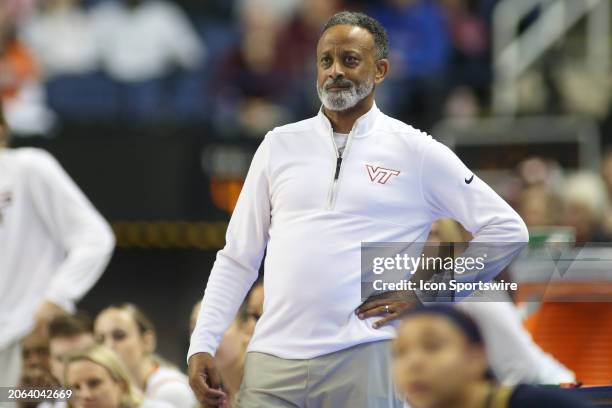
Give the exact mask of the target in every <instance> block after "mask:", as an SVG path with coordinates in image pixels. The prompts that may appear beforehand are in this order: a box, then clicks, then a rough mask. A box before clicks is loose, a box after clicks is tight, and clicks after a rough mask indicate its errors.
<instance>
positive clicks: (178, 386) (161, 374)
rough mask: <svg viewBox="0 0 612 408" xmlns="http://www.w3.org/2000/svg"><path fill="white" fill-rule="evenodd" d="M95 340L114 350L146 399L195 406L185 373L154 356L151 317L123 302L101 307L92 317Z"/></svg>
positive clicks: (154, 344) (154, 334)
mask: <svg viewBox="0 0 612 408" xmlns="http://www.w3.org/2000/svg"><path fill="white" fill-rule="evenodd" d="M94 335H95V338H96V341H97V342H98V343H100V344H104V345H105V346H107V347H108V348H110V349H112V350H114V351H115V352H116V353H117V354H118V355H119V357H121V359H122V360H123V362H124V363H125V365H126V367H127V369H128V371H129V373H130V375H131V376H132V377H133V378H134V380H135V381H136V384H137V386H138V387H139V388H140V389H141V390H144V393H145V396H146V397H147V398H148V399H151V400H156V401H163V402H166V403H167V404H170V405H172V406H173V407H176V408H189V407H193V406H195V405H197V400H196V398H195V395H194V394H193V391H191V388H190V387H189V383H188V381H187V376H186V375H184V374H183V373H181V372H180V371H179V370H178V369H176V368H174V367H172V366H170V365H169V364H166V363H164V362H163V360H162V359H161V358H159V357H158V356H156V355H155V354H154V353H155V346H156V342H157V335H156V332H155V327H154V326H153V323H152V322H151V320H150V319H149V318H148V317H147V316H146V315H145V314H144V313H143V312H142V311H141V310H140V309H138V308H137V307H136V306H134V305H132V304H129V303H126V304H122V305H118V306H111V307H108V308H106V309H104V310H103V311H102V312H100V314H99V315H98V317H97V318H96V320H95V323H94Z"/></svg>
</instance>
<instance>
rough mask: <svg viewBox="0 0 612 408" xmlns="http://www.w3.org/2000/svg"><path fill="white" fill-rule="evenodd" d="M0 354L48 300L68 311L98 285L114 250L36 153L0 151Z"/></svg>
mask: <svg viewBox="0 0 612 408" xmlns="http://www.w3.org/2000/svg"><path fill="white" fill-rule="evenodd" d="M0 217H1V218H0V349H2V348H3V347H5V346H6V345H8V344H10V343H12V342H14V341H17V340H19V339H20V338H21V337H22V336H24V335H25V334H27V333H28V331H29V330H30V329H31V328H32V326H33V324H34V314H35V311H36V308H37V307H38V305H39V304H40V303H41V302H42V301H43V300H49V301H51V302H54V303H55V304H57V305H59V306H60V307H62V308H64V309H65V310H67V311H73V310H74V304H75V302H76V301H77V300H79V299H80V298H81V297H82V296H83V295H84V294H85V293H86V292H87V291H88V290H89V289H90V288H91V287H92V286H93V284H94V283H95V282H96V281H97V280H98V278H99V277H100V275H101V274H102V272H103V270H104V268H105V267H106V265H107V263H108V261H109V259H110V257H111V254H112V251H113V248H114V243H115V241H114V236H113V233H112V231H111V229H110V227H109V225H108V224H107V223H106V221H105V220H104V219H103V218H102V216H101V215H100V214H99V213H98V212H97V211H96V209H95V208H94V207H93V206H92V205H91V203H90V202H89V201H88V200H87V198H86V197H85V195H83V193H82V192H81V191H80V190H79V188H78V187H77V186H76V184H75V183H74V182H73V181H72V180H71V179H70V177H69V176H68V175H67V174H66V172H65V171H64V170H63V169H62V168H61V166H60V165H59V164H58V163H57V161H56V160H55V159H54V158H53V157H52V156H51V155H50V154H48V153H47V152H45V151H43V150H40V149H32V148H22V149H0Z"/></svg>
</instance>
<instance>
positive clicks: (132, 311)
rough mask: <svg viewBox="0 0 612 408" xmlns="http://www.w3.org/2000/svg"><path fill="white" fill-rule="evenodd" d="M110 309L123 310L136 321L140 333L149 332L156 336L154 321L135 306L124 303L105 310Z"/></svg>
mask: <svg viewBox="0 0 612 408" xmlns="http://www.w3.org/2000/svg"><path fill="white" fill-rule="evenodd" d="M108 309H119V310H123V311H125V312H127V313H128V314H129V315H130V317H131V318H132V319H134V322H135V323H136V326H137V327H138V332H139V333H140V334H141V335H142V334H145V333H147V332H151V333H153V334H156V332H155V326H154V325H153V321H152V320H151V319H150V318H149V316H147V315H146V314H145V312H143V311H142V309H140V308H139V307H138V306H136V305H135V304H133V303H122V304H119V305H111V306H109V307H107V308H106V309H105V310H108Z"/></svg>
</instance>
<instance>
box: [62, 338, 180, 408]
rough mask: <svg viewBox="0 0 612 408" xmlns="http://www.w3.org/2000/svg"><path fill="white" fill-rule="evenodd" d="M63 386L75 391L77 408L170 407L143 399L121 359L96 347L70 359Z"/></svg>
mask: <svg viewBox="0 0 612 408" xmlns="http://www.w3.org/2000/svg"><path fill="white" fill-rule="evenodd" d="M64 384H65V386H66V387H68V388H70V389H72V390H74V399H73V400H72V402H71V405H72V406H73V407H74V408H85V407H92V406H95V407H105V408H137V407H140V408H169V407H170V406H169V405H167V404H164V403H163V402H159V401H150V400H145V399H143V397H142V394H141V392H140V390H139V389H138V387H137V386H136V384H134V382H133V381H132V379H131V377H130V374H129V372H128V371H127V369H126V368H125V367H124V365H123V363H122V361H121V360H120V359H119V357H117V355H115V353H113V352H112V351H111V350H108V349H107V348H105V347H102V346H93V347H91V348H89V349H87V350H85V351H82V352H79V353H76V354H74V355H72V356H70V358H69V359H68V361H67V362H66V370H65V376H64ZM185 407H187V405H186V406H185Z"/></svg>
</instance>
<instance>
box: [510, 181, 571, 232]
mask: <svg viewBox="0 0 612 408" xmlns="http://www.w3.org/2000/svg"><path fill="white" fill-rule="evenodd" d="M559 203H560V201H559V199H558V197H556V196H555V195H554V194H553V193H552V192H550V191H549V190H548V189H547V188H546V187H545V186H543V185H539V186H532V187H527V188H526V189H524V190H523V192H522V193H521V196H520V203H519V208H518V213H519V214H520V215H521V217H522V218H523V220H525V224H527V227H528V228H532V227H543V226H554V225H560V224H561V221H562V220H561V212H562V208H561V206H560V205H559Z"/></svg>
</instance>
